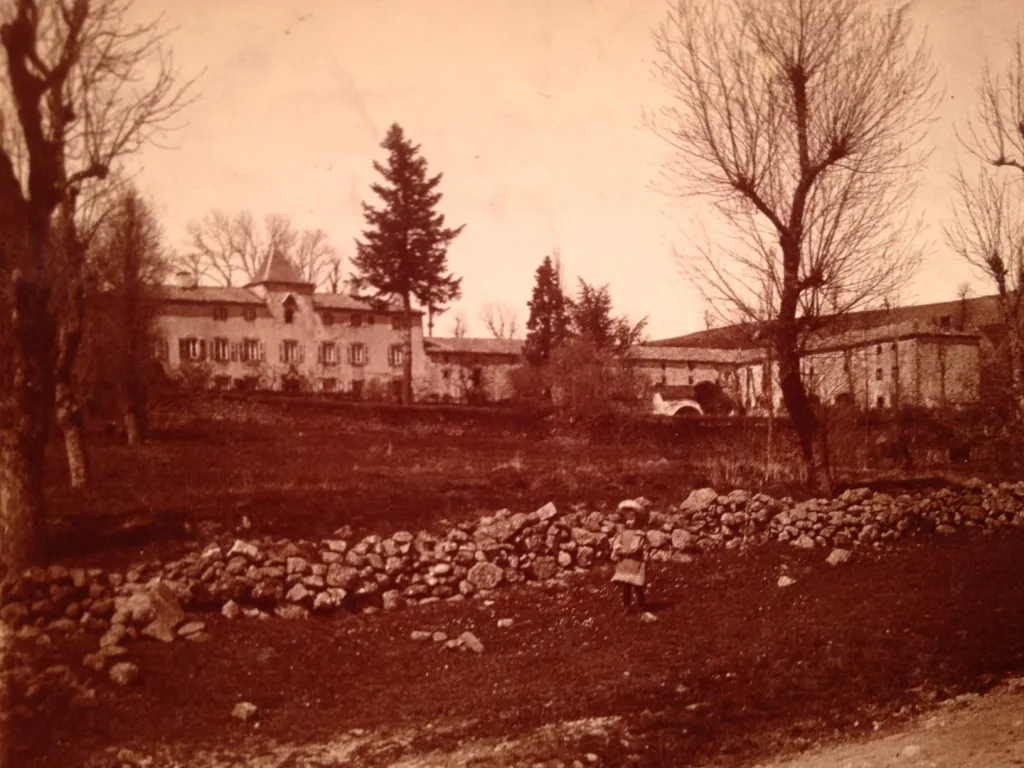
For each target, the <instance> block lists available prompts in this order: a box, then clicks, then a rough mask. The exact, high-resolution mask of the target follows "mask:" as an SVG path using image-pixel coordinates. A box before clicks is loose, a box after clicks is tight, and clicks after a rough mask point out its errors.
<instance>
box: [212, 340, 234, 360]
mask: <svg viewBox="0 0 1024 768" xmlns="http://www.w3.org/2000/svg"><path fill="white" fill-rule="evenodd" d="M212 356H213V359H214V360H216V361H217V362H218V363H226V362H227V361H228V360H229V359H230V356H231V345H230V343H229V342H228V340H227V339H224V338H217V339H214V340H213V355H212Z"/></svg>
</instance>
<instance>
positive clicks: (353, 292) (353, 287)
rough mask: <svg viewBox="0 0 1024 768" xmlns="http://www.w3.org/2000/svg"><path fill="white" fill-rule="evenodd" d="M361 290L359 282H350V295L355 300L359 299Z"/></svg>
mask: <svg viewBox="0 0 1024 768" xmlns="http://www.w3.org/2000/svg"><path fill="white" fill-rule="evenodd" d="M359 288H360V286H359V281H358V280H349V281H348V295H349V296H351V297H352V298H353V299H358V298H359Z"/></svg>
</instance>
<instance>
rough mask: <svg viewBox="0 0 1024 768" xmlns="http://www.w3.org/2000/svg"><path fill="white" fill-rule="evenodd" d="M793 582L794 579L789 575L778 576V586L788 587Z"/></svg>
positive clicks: (794, 582)
mask: <svg viewBox="0 0 1024 768" xmlns="http://www.w3.org/2000/svg"><path fill="white" fill-rule="evenodd" d="M794 584H796V579H794V578H791V577H789V576H779V586H780V587H790V586H792V585H794Z"/></svg>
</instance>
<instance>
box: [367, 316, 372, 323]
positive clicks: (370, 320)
mask: <svg viewBox="0 0 1024 768" xmlns="http://www.w3.org/2000/svg"><path fill="white" fill-rule="evenodd" d="M366 324H367V325H373V315H367V316H366Z"/></svg>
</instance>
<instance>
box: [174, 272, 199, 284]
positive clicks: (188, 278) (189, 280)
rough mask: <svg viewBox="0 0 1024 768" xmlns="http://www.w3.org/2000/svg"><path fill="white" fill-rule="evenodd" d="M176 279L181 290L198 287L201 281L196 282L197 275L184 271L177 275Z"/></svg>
mask: <svg viewBox="0 0 1024 768" xmlns="http://www.w3.org/2000/svg"><path fill="white" fill-rule="evenodd" d="M176 277H177V279H178V287H179V288H195V287H196V285H197V284H198V283H199V281H198V280H196V276H195V275H193V274H192V273H191V272H189V271H187V270H184V269H183V270H182V271H181V272H179V273H178V274H177V275H176Z"/></svg>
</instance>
